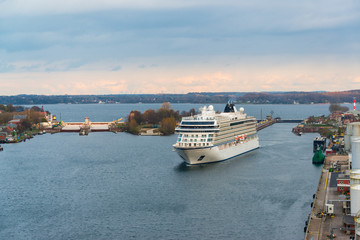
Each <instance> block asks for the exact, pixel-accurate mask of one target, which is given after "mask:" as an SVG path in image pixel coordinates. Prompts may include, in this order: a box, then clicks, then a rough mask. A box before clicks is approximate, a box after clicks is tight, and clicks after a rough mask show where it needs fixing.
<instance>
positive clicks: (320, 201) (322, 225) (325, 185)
mask: <svg viewBox="0 0 360 240" xmlns="http://www.w3.org/2000/svg"><path fill="white" fill-rule="evenodd" d="M334 162H337V164H340V168H341V170H347V169H349V166H348V156H340V155H333V156H327V157H326V158H325V162H324V165H323V168H322V171H321V175H320V179H319V183H318V187H317V191H316V194H315V198H314V202H313V205H312V209H311V213H310V216H309V220H308V226H307V230H306V234H305V240H327V239H333V238H331V237H330V234H331V233H333V234H335V235H336V239H340V240H342V239H344V240H345V239H347V240H348V239H350V236H352V235H349V234H347V233H348V229H346V228H345V227H344V223H343V221H344V220H343V219H344V216H345V214H344V212H343V209H344V206H346V204H347V202H348V201H349V200H347V199H346V196H344V195H342V194H340V193H338V192H337V187H336V178H337V174H338V173H337V172H330V171H329V169H330V168H331V167H332V166H333V163H334ZM341 170H340V171H341ZM327 203H330V204H334V214H331V215H330V214H326V204H327ZM333 237H335V236H334V235H333Z"/></svg>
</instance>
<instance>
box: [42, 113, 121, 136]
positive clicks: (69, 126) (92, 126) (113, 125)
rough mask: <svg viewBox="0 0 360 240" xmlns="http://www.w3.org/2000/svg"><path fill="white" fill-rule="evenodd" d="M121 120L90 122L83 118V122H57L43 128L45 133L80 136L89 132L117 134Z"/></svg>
mask: <svg viewBox="0 0 360 240" xmlns="http://www.w3.org/2000/svg"><path fill="white" fill-rule="evenodd" d="M121 120H122V118H120V119H118V120H115V121H112V122H91V121H90V120H89V118H87V117H86V118H85V121H84V122H62V121H60V122H58V123H54V124H53V125H49V126H47V127H44V128H43V129H44V130H45V131H47V132H52V133H53V132H78V133H79V134H80V135H88V134H89V133H90V132H110V131H111V132H118V131H119V128H118V126H117V125H118V124H121V123H123V122H120V121H121Z"/></svg>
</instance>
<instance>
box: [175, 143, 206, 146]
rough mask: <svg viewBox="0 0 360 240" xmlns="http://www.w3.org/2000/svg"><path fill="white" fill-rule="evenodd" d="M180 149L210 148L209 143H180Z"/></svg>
mask: <svg viewBox="0 0 360 240" xmlns="http://www.w3.org/2000/svg"><path fill="white" fill-rule="evenodd" d="M179 145H180V147H205V146H210V144H209V143H179Z"/></svg>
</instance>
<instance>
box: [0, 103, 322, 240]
mask: <svg viewBox="0 0 360 240" xmlns="http://www.w3.org/2000/svg"><path fill="white" fill-rule="evenodd" d="M74 106H75V107H74ZM98 106H99V105H85V108H83V107H82V105H70V106H68V105H50V107H49V108H51V107H52V108H53V109H50V111H58V112H60V111H61V114H62V117H63V118H64V120H65V121H72V120H73V121H75V120H81V119H82V118H83V116H82V113H81V111H80V110H79V109H83V110H82V111H84V113H85V112H86V113H87V114H89V115H91V116H93V118H95V119H96V120H98V121H104V120H109V118H112V119H115V118H118V117H117V116H116V114H115V113H114V108H115V107H116V106H119V105H105V106H104V105H101V107H100V108H97V107H98ZM124 106H125V105H124ZM137 106H140V105H137ZM141 106H145V107H144V109H147V108H149V105H147V106H146V105H145V104H143V105H141ZM152 106H154V105H150V107H152ZM158 106H159V105H156V107H154V108H155V109H156V108H157V107H158ZM300 106H301V105H300ZM317 106H321V105H317ZM57 107H58V109H56V108H57ZM127 107H128V106H127ZM190 107H192V105H187V107H184V110H189V109H190ZM309 107H312V106H310V105H309V106H308V108H309ZM327 107H328V106H327ZM139 108H140V107H139ZM139 108H138V109H139ZM248 108H250V107H248ZM178 109H180V108H178ZM91 110H92V111H91ZM139 110H142V109H139ZM180 110H183V109H180ZM255 110H256V109H255ZM255 110H254V109H253V111H254V112H255ZM325 110H327V108H325ZM325 110H324V114H325V113H326V112H325ZM99 111H100V112H102V113H103V115H101V116H100V115H97V114H98V112H99ZM121 111H123V112H121ZM127 111H128V108H126V109H123V110H118V112H119V113H120V114H119V115H121V114H122V115H123V114H125V113H126V112H127ZM284 111H285V110H284ZM315 111H317V110H314V112H315ZM106 112H108V113H111V114H108V115H107V116H104V113H105V115H106ZM127 113H128V112H127ZM326 114H327V113H326ZM89 115H87V116H89ZM72 117H73V118H72ZM295 118H296V117H295ZM112 119H110V120H112ZM292 127H294V124H275V125H273V126H271V127H269V128H266V129H264V130H262V131H260V132H259V137H260V144H261V148H260V149H258V150H256V151H253V152H251V153H248V154H245V155H243V156H241V157H239V158H235V159H232V160H229V161H225V162H221V163H215V164H207V165H201V166H191V167H189V166H186V165H184V164H183V163H182V161H181V159H180V157H178V156H177V154H176V153H175V152H173V151H171V150H172V144H173V143H174V142H175V141H176V136H169V137H139V136H133V135H129V134H126V133H119V134H113V133H90V135H89V136H82V137H80V136H79V135H78V134H74V133H61V134H54V135H50V134H46V135H43V136H36V137H35V138H33V139H31V140H30V141H26V142H25V143H21V144H12V145H9V144H8V145H3V146H4V151H3V152H0V187H1V194H0V239H302V238H303V237H304V233H303V228H304V222H305V220H306V218H307V215H308V214H309V213H310V203H311V201H312V195H313V193H314V192H315V190H316V186H317V183H318V179H319V176H320V171H321V168H319V167H316V166H313V165H312V164H311V158H312V139H313V138H314V137H315V136H316V135H314V134H306V135H303V136H301V137H298V136H295V135H293V134H292V133H291V128H292Z"/></svg>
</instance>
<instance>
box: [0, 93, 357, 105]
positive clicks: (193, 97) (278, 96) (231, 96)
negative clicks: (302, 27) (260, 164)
mask: <svg viewBox="0 0 360 240" xmlns="http://www.w3.org/2000/svg"><path fill="white" fill-rule="evenodd" d="M354 97H356V98H357V99H359V100H360V90H350V91H341V92H340V91H339V92H323V91H317V92H191V93H187V94H114V95H15V96H0V104H4V105H6V104H9V103H11V104H14V105H35V104H37V105H38V104H57V103H65V104H69V103H71V104H89V103H139V102H142V103H163V102H171V103H224V102H227V101H229V100H232V101H234V102H238V103H251V104H294V103H299V104H310V103H344V102H352V101H353V98H354Z"/></svg>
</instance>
